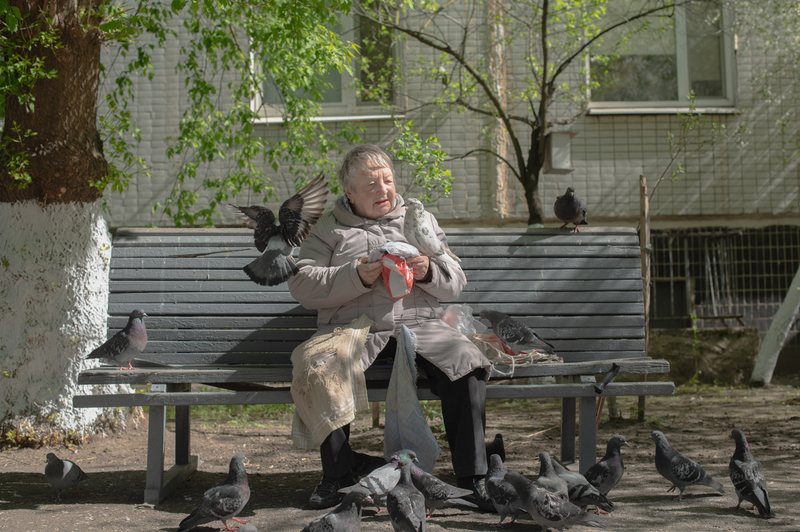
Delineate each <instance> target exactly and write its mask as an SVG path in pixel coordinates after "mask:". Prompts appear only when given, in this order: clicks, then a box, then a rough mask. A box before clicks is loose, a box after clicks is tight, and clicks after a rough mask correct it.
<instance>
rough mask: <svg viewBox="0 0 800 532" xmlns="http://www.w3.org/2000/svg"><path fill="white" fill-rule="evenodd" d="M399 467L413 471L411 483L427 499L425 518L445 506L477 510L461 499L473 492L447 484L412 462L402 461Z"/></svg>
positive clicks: (475, 506) (473, 505) (471, 504)
mask: <svg viewBox="0 0 800 532" xmlns="http://www.w3.org/2000/svg"><path fill="white" fill-rule="evenodd" d="M397 464H398V467H401V468H402V467H403V466H405V465H409V466H410V467H409V469H410V471H411V482H412V484H414V487H415V488H417V489H418V490H419V491H420V493H422V495H423V496H424V497H425V518H426V519H427V518H429V517H430V516H431V514H433V512H434V511H436V510H437V509H438V508H441V507H443V506H445V505H453V504H460V505H463V506H469V507H471V508H477V505H475V504H473V503H471V502H469V501H465V500H464V499H462V498H461V497H468V496H471V495H472V494H473V493H472V490H468V489H463V488H457V487H456V486H453V485H451V484H448V483H447V482H445V481H443V480H441V479H439V478H436V477H435V476H433V475H431V474H430V473H426V472H425V471H423V470H422V469H420V468H419V467H417V466H416V465H414V464H413V463H412V462H411V461H410V460H400V461H398V462H397Z"/></svg>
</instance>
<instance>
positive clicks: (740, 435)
mask: <svg viewBox="0 0 800 532" xmlns="http://www.w3.org/2000/svg"><path fill="white" fill-rule="evenodd" d="M731 438H733V439H734V440H735V441H736V451H734V453H733V456H732V457H731V461H730V463H729V464H728V471H729V472H730V475H731V482H733V489H734V491H736V496H737V497H739V502H738V503H737V504H736V506H734V507H733V508H734V509H736V510H738V509H739V506H740V505H741V504H742V501H743V500H744V501H747V502H750V503H752V504H753V507H751V508H750V509H751V510H752V509H753V508H755V509H757V510H758V515H760V516H761V517H763V518H765V519H769V518H771V517H775V513H774V512H773V511H772V508H771V507H770V505H769V493H768V492H767V480H766V478H764V468H763V467H761V462H759V461H758V460H757V459H756V458H755V457H754V456H753V455H752V454H750V446H749V445H748V444H747V438H745V436H744V432H742V431H741V430H739V429H733V431H731Z"/></svg>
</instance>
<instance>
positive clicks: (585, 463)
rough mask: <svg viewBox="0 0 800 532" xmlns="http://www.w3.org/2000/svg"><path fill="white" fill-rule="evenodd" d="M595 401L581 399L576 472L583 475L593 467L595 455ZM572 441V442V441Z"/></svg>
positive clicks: (587, 398) (590, 398) (593, 399)
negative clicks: (578, 458) (578, 453)
mask: <svg viewBox="0 0 800 532" xmlns="http://www.w3.org/2000/svg"><path fill="white" fill-rule="evenodd" d="M596 420H597V400H596V399H595V398H594V397H581V420H580V424H581V436H580V440H579V442H580V443H579V444H580V464H579V467H578V471H579V472H580V473H581V474H583V473H586V471H587V470H588V469H589V468H590V467H592V466H593V465H594V462H595V455H596V454H597V421H596ZM573 441H574V440H573Z"/></svg>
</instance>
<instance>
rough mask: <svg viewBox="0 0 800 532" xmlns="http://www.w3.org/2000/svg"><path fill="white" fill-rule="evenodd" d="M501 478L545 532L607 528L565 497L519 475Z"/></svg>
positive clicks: (509, 473)
mask: <svg viewBox="0 0 800 532" xmlns="http://www.w3.org/2000/svg"><path fill="white" fill-rule="evenodd" d="M503 478H504V480H505V481H506V482H508V483H510V484H511V485H512V486H514V489H515V490H517V494H518V495H519V498H520V500H521V501H522V505H523V507H524V508H525V511H526V512H528V513H529V514H530V515H531V517H532V518H533V520H534V521H536V522H537V523H539V524H540V525H541V526H542V528H544V530H545V532H546V531H547V529H548V528H557V529H558V530H559V532H563V530H564V529H565V528H570V527H571V526H573V525H583V526H589V527H594V528H608V527H607V526H605V525H604V524H603V523H601V522H600V521H597V519H596V518H595V517H592V516H591V515H590V514H587V513H585V512H581V509H580V508H578V507H577V506H576V505H574V504H572V503H571V502H569V500H568V499H567V497H566V496H564V495H559V494H556V493H551V492H549V491H547V490H544V489H542V488H540V487H538V486H536V484H534V483H533V482H531V481H530V480H529V479H527V478H525V477H524V476H522V475H521V474H519V473H516V472H514V471H509V472H508V473H506V474H505V476H504V477H503Z"/></svg>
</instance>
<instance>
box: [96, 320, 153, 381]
mask: <svg viewBox="0 0 800 532" xmlns="http://www.w3.org/2000/svg"><path fill="white" fill-rule="evenodd" d="M146 316H147V314H145V313H144V311H143V310H134V311H133V312H131V315H130V317H129V318H128V324H127V325H126V326H125V328H123V329H122V330H121V331H117V333H116V334H115V335H114V336H112V337H111V338H109V339H108V340H106V343H104V344H103V345H101V346H100V347H98V348H97V349H95V350H94V351H92V352H91V353H89V354H88V355H87V356H86V358H87V359H89V358H103V359H107V360H113V361H114V362H116V363H117V364H119V369H136V368H134V367H133V366H131V362H132V361H133V359H134V358H136V357H137V356H139V353H141V352H142V351H143V350H144V347H145V346H146V345H147V329H145V326H144V320H142V318H144V317H146ZM126 364H127V366H128V367H127V368H126V367H125V365H126Z"/></svg>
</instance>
